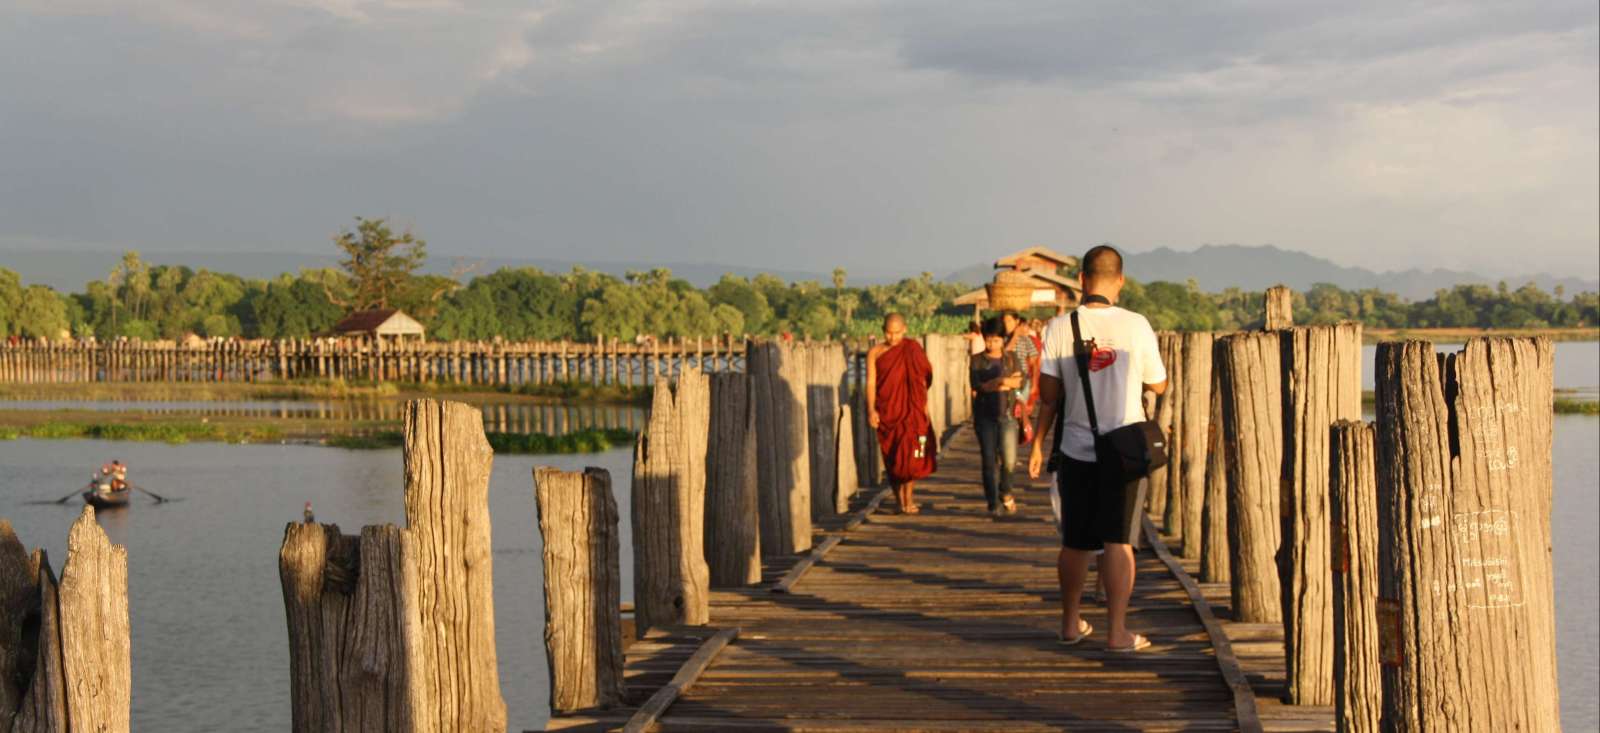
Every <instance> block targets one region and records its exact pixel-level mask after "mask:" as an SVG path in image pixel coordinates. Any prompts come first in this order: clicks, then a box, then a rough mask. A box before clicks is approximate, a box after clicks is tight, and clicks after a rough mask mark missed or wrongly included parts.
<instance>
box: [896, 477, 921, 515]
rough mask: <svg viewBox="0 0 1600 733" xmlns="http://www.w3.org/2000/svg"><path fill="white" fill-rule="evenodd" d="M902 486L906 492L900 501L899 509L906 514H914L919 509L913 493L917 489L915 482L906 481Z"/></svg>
mask: <svg viewBox="0 0 1600 733" xmlns="http://www.w3.org/2000/svg"><path fill="white" fill-rule="evenodd" d="M903 486H904V487H905V491H906V494H905V498H904V499H902V500H901V501H900V511H903V512H906V513H908V514H916V513H917V512H918V511H919V509H918V507H917V498H916V496H914V495H913V494H914V493H915V492H916V490H917V482H915V481H907V482H905V484H903ZM907 510H909V511H907Z"/></svg>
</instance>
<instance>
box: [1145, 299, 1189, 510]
mask: <svg viewBox="0 0 1600 733" xmlns="http://www.w3.org/2000/svg"><path fill="white" fill-rule="evenodd" d="M1156 341H1157V344H1158V347H1159V349H1160V352H1161V363H1162V364H1163V365H1164V366H1165V367H1166V369H1167V389H1166V391H1164V392H1162V393H1161V395H1159V396H1158V397H1156V401H1155V405H1156V409H1155V414H1154V415H1153V417H1154V419H1155V421H1156V424H1157V425H1160V426H1161V432H1162V434H1164V435H1166V436H1167V465H1165V466H1162V467H1161V468H1158V469H1156V470H1155V471H1153V472H1151V474H1150V481H1149V484H1150V499H1149V501H1150V513H1151V514H1154V515H1156V517H1157V518H1158V520H1159V523H1160V525H1161V529H1162V531H1163V532H1166V533H1167V534H1168V535H1171V536H1173V537H1179V536H1181V534H1182V532H1183V519H1182V508H1183V497H1182V495H1181V494H1180V493H1179V492H1181V491H1182V490H1183V489H1182V486H1181V485H1180V484H1179V483H1178V477H1179V476H1180V475H1182V465H1183V455H1182V454H1181V453H1180V452H1179V451H1180V448H1179V447H1178V442H1179V440H1180V439H1181V436H1179V435H1178V431H1177V426H1178V423H1179V422H1180V421H1181V419H1182V418H1181V416H1180V414H1179V411H1180V410H1182V409H1183V395H1182V389H1183V386H1182V385H1183V356H1182V353H1183V334H1180V333H1174V332H1171V331H1162V332H1161V333H1159V334H1157V335H1156Z"/></svg>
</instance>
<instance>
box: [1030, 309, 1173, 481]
mask: <svg viewBox="0 0 1600 733" xmlns="http://www.w3.org/2000/svg"><path fill="white" fill-rule="evenodd" d="M1077 313H1078V328H1079V330H1081V331H1082V332H1083V340H1084V341H1093V342H1094V348H1095V352H1094V357H1093V358H1092V359H1091V360H1090V362H1089V385H1090V387H1091V388H1092V389H1093V390H1094V397H1095V399H1094V408H1095V418H1096V419H1097V420H1098V422H1099V423H1100V432H1101V433H1102V434H1104V433H1108V432H1111V431H1112V430H1115V429H1117V428H1120V427H1122V426H1124V425H1132V424H1134V423H1137V422H1140V421H1142V420H1144V419H1145V416H1144V400H1143V399H1142V398H1143V395H1144V385H1146V384H1159V383H1161V382H1164V381H1166V379H1167V369H1166V367H1165V366H1163V365H1162V364H1161V346H1160V344H1158V343H1157V342H1156V332H1155V331H1154V330H1153V329H1151V328H1150V322H1149V321H1147V320H1145V317H1144V316H1141V315H1139V314H1138V313H1134V312H1133V311H1129V310H1123V309H1121V308H1118V307H1116V306H1112V307H1109V308H1089V307H1083V306H1080V307H1079V308H1078V310H1077ZM1039 371H1040V373H1041V374H1048V375H1050V376H1052V377H1055V378H1057V379H1060V380H1061V387H1062V390H1063V391H1065V393H1066V409H1067V418H1066V423H1065V428H1064V430H1063V431H1062V432H1064V433H1066V435H1065V436H1058V437H1057V439H1058V440H1061V450H1062V452H1063V453H1066V454H1067V455H1068V456H1071V457H1072V458H1076V459H1078V460H1080V461H1093V460H1094V432H1093V431H1092V430H1090V429H1089V410H1088V408H1087V407H1085V406H1084V403H1083V381H1082V380H1081V379H1080V378H1079V377H1078V365H1077V360H1076V359H1075V358H1073V353H1072V318H1071V314H1070V313H1063V314H1061V315H1059V316H1056V317H1055V318H1052V319H1050V323H1049V324H1048V325H1046V326H1045V329H1044V355H1043V356H1042V357H1041V358H1040V363H1039ZM1062 438H1064V439H1062Z"/></svg>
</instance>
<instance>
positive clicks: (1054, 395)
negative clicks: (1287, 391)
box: [1028, 245, 1167, 651]
mask: <svg viewBox="0 0 1600 733" xmlns="http://www.w3.org/2000/svg"><path fill="white" fill-rule="evenodd" d="M1079 278H1080V279H1081V280H1082V284H1083V299H1082V305H1080V306H1079V307H1078V308H1077V310H1076V311H1073V312H1068V313H1064V314H1062V315H1059V316H1056V317H1055V318H1054V319H1051V321H1050V323H1049V324H1048V325H1046V326H1045V334H1044V355H1043V358H1042V359H1041V363H1040V380H1039V414H1038V416H1037V418H1036V422H1035V429H1034V430H1035V435H1041V436H1042V435H1044V434H1045V433H1044V431H1045V430H1047V429H1049V428H1051V427H1052V426H1054V425H1056V420H1057V412H1058V410H1061V409H1064V410H1065V413H1064V415H1063V416H1062V420H1061V429H1060V430H1057V431H1056V434H1055V435H1053V436H1052V438H1051V440H1050V446H1051V451H1052V452H1051V454H1047V453H1046V452H1045V450H1044V448H1043V444H1044V443H1045V441H1043V440H1035V441H1034V442H1033V449H1032V451H1031V453H1030V455H1029V456H1028V475H1029V476H1032V477H1034V478H1038V476H1039V474H1040V472H1041V470H1042V469H1043V468H1044V466H1045V457H1046V455H1052V454H1055V452H1056V451H1059V455H1057V456H1056V460H1055V461H1052V463H1054V464H1056V465H1055V476H1054V479H1055V480H1054V482H1053V483H1054V491H1056V492H1057V494H1058V499H1059V501H1060V506H1061V545H1062V547H1061V552H1060V553H1059V554H1058V555H1057V559H1056V571H1057V576H1058V578H1059V580H1060V582H1061V634H1060V638H1061V641H1062V643H1065V644H1076V643H1078V642H1080V641H1082V640H1083V639H1084V638H1086V637H1088V636H1089V635H1090V634H1091V633H1093V632H1094V627H1093V626H1091V625H1090V624H1089V623H1088V622H1087V621H1085V620H1083V618H1082V617H1081V616H1080V614H1079V604H1080V597H1081V595H1082V593H1083V583H1084V579H1085V578H1087V577H1088V573H1089V561H1090V560H1091V559H1093V558H1094V556H1095V554H1096V553H1097V552H1100V551H1101V550H1104V554H1103V555H1102V556H1101V558H1100V561H1099V565H1098V567H1099V572H1100V574H1101V580H1102V581H1103V582H1104V585H1105V590H1106V612H1107V616H1108V618H1109V621H1110V626H1111V628H1110V629H1108V630H1107V636H1106V645H1107V647H1108V648H1109V649H1111V650H1112V651H1138V650H1140V649H1143V648H1145V647H1148V646H1150V641H1149V639H1146V638H1145V637H1144V636H1143V635H1141V634H1136V633H1133V632H1132V631H1129V630H1128V626H1127V613H1128V599H1129V597H1130V596H1132V594H1133V576H1134V560H1133V550H1134V548H1135V547H1137V546H1138V542H1139V529H1140V526H1141V522H1140V519H1141V517H1140V515H1141V513H1142V512H1143V511H1144V485H1145V481H1144V480H1143V479H1135V480H1132V481H1128V482H1126V483H1124V482H1122V481H1120V480H1117V479H1106V478H1102V476H1101V472H1100V471H1099V470H1098V469H1097V466H1096V463H1095V435H1094V432H1093V430H1092V429H1091V428H1090V427H1089V413H1088V408H1087V407H1086V406H1085V404H1084V392H1083V387H1082V381H1081V379H1080V377H1079V375H1078V363H1077V359H1078V356H1077V355H1076V351H1077V350H1076V348H1075V344H1076V339H1074V337H1073V329H1072V322H1071V321H1072V319H1071V316H1072V315H1073V313H1076V314H1077V318H1078V325H1079V330H1080V332H1081V333H1082V339H1083V341H1084V342H1085V354H1086V356H1087V360H1088V367H1089V377H1088V379H1089V384H1090V389H1091V390H1092V392H1093V395H1094V409H1095V416H1096V418H1097V422H1098V424H1099V426H1100V431H1101V433H1102V434H1104V433H1106V432H1109V431H1111V430H1115V429H1116V428H1119V427H1122V426H1124V425H1132V424H1134V423H1138V422H1141V421H1143V420H1144V419H1145V417H1144V405H1143V399H1142V398H1143V393H1144V392H1145V391H1150V392H1154V393H1156V394H1161V393H1162V392H1165V391H1166V388H1167V372H1166V368H1165V367H1164V366H1163V365H1162V363H1161V352H1160V347H1159V345H1158V344H1157V342H1156V334H1155V331H1154V330H1153V329H1151V328H1150V322H1149V321H1147V320H1145V317H1144V316H1141V315H1139V314H1138V313H1134V312H1132V311H1128V310H1124V309H1122V308H1118V307H1117V306H1116V302H1117V297H1118V296H1119V295H1121V293H1122V285H1123V282H1124V279H1123V275H1122V255H1121V254H1119V253H1118V252H1117V251H1116V250H1115V249H1113V248H1111V247H1109V246H1104V245H1102V246H1099V247H1095V248H1093V249H1090V250H1089V251H1088V252H1087V253H1086V254H1084V256H1083V267H1082V269H1081V271H1080V272H1079Z"/></svg>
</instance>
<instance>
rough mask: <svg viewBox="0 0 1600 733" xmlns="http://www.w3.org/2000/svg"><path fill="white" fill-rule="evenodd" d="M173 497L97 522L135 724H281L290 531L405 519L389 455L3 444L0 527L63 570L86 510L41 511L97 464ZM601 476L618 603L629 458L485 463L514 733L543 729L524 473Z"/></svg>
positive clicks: (629, 562) (539, 579)
mask: <svg viewBox="0 0 1600 733" xmlns="http://www.w3.org/2000/svg"><path fill="white" fill-rule="evenodd" d="M112 457H117V458H121V459H122V460H123V461H125V462H127V463H128V464H129V466H131V469H132V470H131V478H133V479H134V480H135V481H136V482H137V483H139V484H140V485H143V486H145V487H147V488H149V489H151V490H153V491H155V492H157V493H159V494H163V495H166V496H168V497H182V501H176V502H171V503H167V504H162V505H159V506H156V505H151V504H147V503H143V502H138V503H136V504H135V505H134V506H132V507H129V508H128V509H123V510H113V511H109V512H105V513H103V514H101V516H100V522H101V525H102V526H104V527H105V529H106V533H107V534H108V535H109V536H110V538H111V541H112V542H115V543H117V544H121V545H125V546H127V548H128V606H129V613H130V615H131V616H132V624H133V628H132V636H133V679H134V683H133V684H134V687H133V727H134V729H135V730H144V731H184V730H190V731H199V730H232V731H282V730H287V729H288V728H289V723H290V720H289V655H288V631H287V627H286V626H285V623H284V617H283V600H282V598H283V595H282V591H281V589H280V586H279V584H278V547H279V545H280V544H282V541H283V529H284V525H285V524H286V523H287V522H290V521H295V520H297V519H298V518H299V516H300V508H301V505H302V504H304V503H305V502H306V501H312V502H314V506H315V509H316V513H317V519H318V520H319V521H323V522H332V523H337V524H338V525H339V526H340V528H342V529H343V530H344V531H345V532H346V533H352V534H353V533H355V532H356V531H357V530H358V529H359V528H360V527H361V526H362V525H366V524H381V523H384V522H392V523H395V524H401V523H403V522H404V514H405V510H404V505H403V503H402V500H401V492H402V487H403V485H404V481H403V478H402V476H401V459H400V451H399V450H382V451H346V450H340V449H335V448H321V447H314V446H288V445H218V444H214V443H196V444H189V445H177V446H173V445H165V444H161V443H108V442H102V441H37V440H14V441H0V517H4V518H6V519H9V520H11V523H12V525H13V526H14V527H15V528H16V530H17V535H18V536H19V537H20V538H21V540H22V542H23V544H25V545H27V546H28V547H29V548H30V549H31V548H34V547H43V548H45V550H46V551H47V552H48V553H49V555H50V559H51V563H52V565H53V566H54V567H55V569H56V572H57V573H58V574H59V573H60V571H61V564H62V562H64V561H65V559H66V538H67V529H68V527H69V526H70V525H71V523H72V521H73V520H74V519H76V518H77V516H78V512H79V511H81V510H82V502H81V501H78V500H76V499H74V500H73V501H71V502H69V503H68V504H66V505H64V506H58V505H40V504H35V503H30V502H34V501H37V500H40V499H43V500H53V499H56V498H59V497H60V496H61V495H63V494H66V493H68V492H70V491H72V490H73V488H74V487H78V486H82V485H83V484H84V483H85V482H86V481H87V479H88V477H89V473H90V472H91V471H92V470H93V469H94V468H95V467H97V466H98V465H99V463H100V462H101V461H102V460H107V459H109V458H112ZM535 465H552V466H557V467H559V468H562V469H565V470H579V469H581V468H583V467H584V466H598V467H601V468H605V469H608V470H609V471H611V475H612V477H613V479H614V480H613V485H614V487H615V490H616V492H617V503H618V507H619V509H620V510H621V514H622V516H621V522H620V524H621V527H622V529H623V532H624V541H623V544H622V555H623V556H622V573H623V579H622V594H623V600H624V601H631V600H632V590H633V580H632V568H633V559H632V554H631V544H630V542H629V541H628V537H627V528H628V527H629V526H631V525H630V521H631V520H630V519H629V513H628V507H629V501H628V496H629V495H628V489H629V480H628V479H629V471H630V469H631V465H632V455H631V453H630V452H629V451H627V450H617V451H610V452H607V453H599V454H592V455H585V456H567V455H560V456H496V457H495V460H494V471H493V474H492V477H491V479H490V492H489V505H490V510H491V513H492V515H493V533H494V534H493V546H494V588H495V635H496V638H497V641H498V650H499V660H500V683H501V687H502V691H503V693H504V695H505V698H506V703H507V707H508V708H509V713H510V721H511V723H512V728H511V729H512V730H526V729H530V728H537V727H540V726H542V725H543V723H544V721H545V720H547V718H548V704H549V702H548V687H547V686H548V682H547V674H548V672H547V670H546V667H545V660H544V636H543V634H544V600H543V593H542V590H543V571H542V565H541V563H542V559H541V557H542V556H541V552H542V547H541V543H540V541H539V529H538V520H537V517H536V515H535V513H534V500H533V467H534V466H535Z"/></svg>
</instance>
